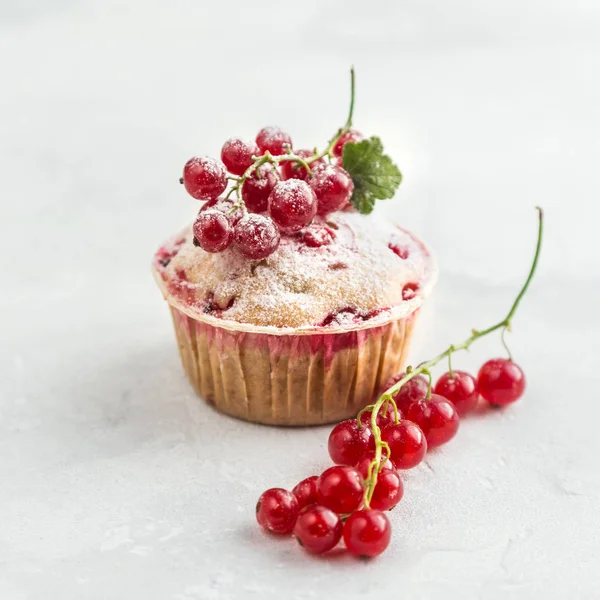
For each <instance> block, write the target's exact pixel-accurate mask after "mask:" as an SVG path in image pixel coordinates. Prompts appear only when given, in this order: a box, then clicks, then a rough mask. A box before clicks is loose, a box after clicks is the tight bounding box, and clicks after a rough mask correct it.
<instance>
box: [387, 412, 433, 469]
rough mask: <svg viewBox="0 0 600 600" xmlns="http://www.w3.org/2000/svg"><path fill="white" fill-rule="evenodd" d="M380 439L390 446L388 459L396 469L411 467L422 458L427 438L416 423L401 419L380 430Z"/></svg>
mask: <svg viewBox="0 0 600 600" xmlns="http://www.w3.org/2000/svg"><path fill="white" fill-rule="evenodd" d="M381 439H382V440H383V441H384V442H386V443H387V445H388V446H389V447H390V460H391V461H392V463H393V464H394V466H395V467H396V469H412V468H413V467H416V466H417V465H418V464H419V463H420V462H421V461H422V460H423V458H424V456H425V453H426V452H427V440H426V439H425V436H424V435H423V432H422V431H421V428H420V427H419V426H418V425H415V423H413V422H412V421H407V420H404V419H403V420H402V421H400V423H398V424H397V425H390V426H389V427H386V428H385V429H384V430H383V431H382V432H381Z"/></svg>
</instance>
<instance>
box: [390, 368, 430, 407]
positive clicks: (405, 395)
mask: <svg viewBox="0 0 600 600" xmlns="http://www.w3.org/2000/svg"><path fill="white" fill-rule="evenodd" d="M405 376H406V373H399V374H398V375H396V376H394V377H392V379H390V380H389V381H388V382H387V383H386V384H385V387H384V388H383V391H385V390H387V389H389V388H390V387H391V386H392V385H394V384H396V383H398V382H399V381H400V380H401V379H403V378H404V377H405ZM428 387H429V383H428V381H427V379H426V378H425V377H423V375H415V376H414V377H413V378H412V379H409V380H408V381H407V382H406V383H405V384H404V385H403V386H402V387H401V388H400V389H399V390H398V391H397V392H396V394H395V395H394V401H395V402H396V406H397V407H398V409H399V410H400V411H402V414H403V415H406V413H407V412H408V409H409V408H410V405H411V404H412V403H413V402H416V401H417V400H422V399H423V398H425V396H427V388H428Z"/></svg>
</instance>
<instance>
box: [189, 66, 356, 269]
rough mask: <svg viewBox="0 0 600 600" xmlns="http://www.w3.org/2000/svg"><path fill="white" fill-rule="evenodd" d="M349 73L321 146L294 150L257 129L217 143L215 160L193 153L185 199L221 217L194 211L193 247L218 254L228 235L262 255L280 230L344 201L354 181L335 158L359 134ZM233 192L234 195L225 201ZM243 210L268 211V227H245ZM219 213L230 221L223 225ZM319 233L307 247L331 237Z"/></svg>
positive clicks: (282, 135)
mask: <svg viewBox="0 0 600 600" xmlns="http://www.w3.org/2000/svg"><path fill="white" fill-rule="evenodd" d="M350 76H351V79H350V83H351V86H350V92H351V93H350V111H349V113H348V118H347V120H346V123H345V125H344V126H343V127H341V128H340V129H339V130H338V131H337V133H336V134H335V135H334V136H333V137H332V138H331V139H330V140H329V142H328V144H327V147H326V148H325V149H324V150H323V151H321V152H319V151H318V150H316V149H315V150H314V151H312V152H311V151H310V150H299V151H298V152H294V151H293V150H292V139H291V137H290V136H289V135H288V134H287V133H286V132H285V131H283V130H282V129H280V128H279V127H264V128H263V129H261V130H260V131H259V133H258V135H257V136H256V141H255V142H248V141H244V140H242V139H241V138H237V137H236V138H230V139H228V140H227V141H226V142H225V144H224V145H223V148H222V149H221V161H222V162H219V161H217V160H214V159H212V158H207V157H200V158H192V159H190V160H189V161H188V162H187V163H186V165H185V168H184V171H183V177H182V178H181V179H180V182H181V183H182V184H184V186H185V188H186V190H187V191H188V192H189V194H190V195H191V196H192V197H194V198H196V199H198V200H206V201H207V202H206V204H205V206H203V207H202V209H200V211H201V213H202V211H203V210H204V209H205V208H206V206H207V205H210V207H211V208H214V209H215V210H216V211H221V212H222V213H223V216H222V217H219V216H217V215H215V214H214V213H211V214H209V215H207V214H204V215H202V214H199V216H198V218H197V220H196V223H195V225H194V240H195V242H194V243H195V244H196V245H197V246H200V247H201V248H202V249H203V250H205V251H206V252H221V251H223V250H225V249H226V248H228V247H229V246H230V245H232V241H233V242H234V243H233V247H234V248H235V249H236V250H238V252H240V253H241V254H242V255H243V256H244V257H246V258H249V259H251V260H256V259H257V258H265V257H266V256H269V255H270V254H271V253H272V252H274V251H275V250H276V249H277V246H278V244H279V234H284V235H291V234H293V233H296V232H298V231H301V230H302V229H303V228H304V227H306V226H307V225H308V224H309V223H310V222H311V221H312V219H313V218H314V217H315V215H316V214H317V213H318V214H320V215H324V214H326V213H328V212H331V211H334V210H338V209H340V208H343V207H344V206H346V205H347V204H348V203H349V201H350V198H351V196H352V192H353V189H354V184H353V182H352V179H351V177H350V175H349V174H348V173H347V172H346V171H345V170H344V169H343V168H342V167H341V166H340V165H339V164H337V162H338V159H339V157H340V156H341V152H342V149H343V146H344V144H346V143H348V142H354V141H357V140H359V139H361V136H360V134H359V133H358V132H356V131H354V130H352V129H351V127H352V116H353V112H354V97H355V83H354V69H351V72H350ZM331 161H336V164H331ZM227 171H229V174H227ZM282 178H283V180H281V179H282ZM228 181H231V182H232V185H231V187H230V189H229V191H228V193H227V194H226V196H225V198H222V199H221V200H219V201H217V200H218V197H219V196H220V195H221V194H222V193H223V192H224V191H225V189H226V188H227V182H228ZM234 194H235V197H236V200H235V201H233V200H232V199H231V197H232V195H234ZM248 212H250V213H267V214H264V215H261V219H263V220H264V219H267V220H269V221H270V222H271V223H272V224H273V225H272V227H271V225H269V224H267V223H265V222H264V221H262V222H261V223H260V224H257V223H255V222H252V226H250V225H249V223H248V221H247V213H248ZM225 219H228V220H229V221H230V224H229V226H228V224H227V222H226V221H225ZM273 227H276V228H278V230H279V231H278V232H277V235H275V234H273V232H272V229H273ZM266 238H268V241H267V242H265V241H264V240H265V239H266ZM322 238H323V239H318V240H317V239H314V240H313V238H312V237H310V236H309V238H307V239H308V242H307V245H309V246H312V247H318V246H319V245H323V244H325V243H328V241H331V239H333V238H332V237H330V238H328V239H327V238H325V237H323V236H322ZM313 242H314V243H313Z"/></svg>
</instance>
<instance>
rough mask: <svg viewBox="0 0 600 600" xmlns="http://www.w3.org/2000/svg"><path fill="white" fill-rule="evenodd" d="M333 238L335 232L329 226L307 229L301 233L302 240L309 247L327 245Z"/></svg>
mask: <svg viewBox="0 0 600 600" xmlns="http://www.w3.org/2000/svg"><path fill="white" fill-rule="evenodd" d="M333 240H335V232H334V231H333V229H330V228H329V227H321V228H319V229H307V230H306V231H305V232H304V233H303V235H302V241H303V242H304V243H305V244H306V245H307V246H308V247H309V248H320V247H321V246H327V245H328V244H331V242H333Z"/></svg>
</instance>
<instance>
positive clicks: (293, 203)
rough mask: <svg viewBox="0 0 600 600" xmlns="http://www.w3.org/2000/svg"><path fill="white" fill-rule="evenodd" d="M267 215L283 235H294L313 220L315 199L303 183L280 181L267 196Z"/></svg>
mask: <svg viewBox="0 0 600 600" xmlns="http://www.w3.org/2000/svg"><path fill="white" fill-rule="evenodd" d="M269 214H270V215H271V218H272V219H273V221H275V223H277V226H278V227H279V229H280V230H281V231H282V232H283V233H295V232H296V231H300V230H301V229H302V228H303V227H306V225H308V224H309V223H310V222H311V221H312V220H313V219H314V217H315V215H316V214H317V198H316V196H315V193H314V192H313V191H312V189H311V188H310V186H309V185H308V183H306V182H305V181H302V180H300V179H288V180H287V181H281V182H280V183H278V184H277V185H276V186H275V187H274V188H273V191H272V192H271V195H270V196H269Z"/></svg>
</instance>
